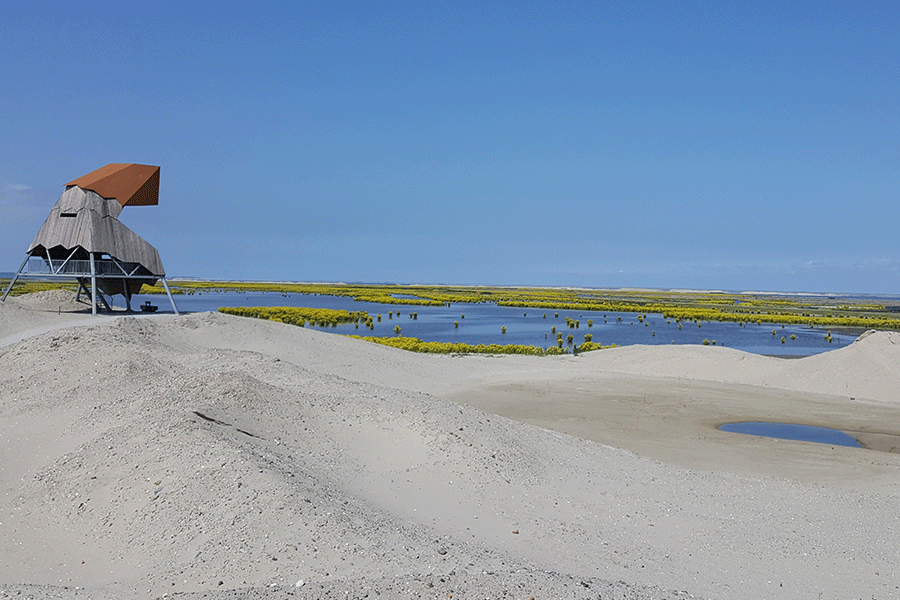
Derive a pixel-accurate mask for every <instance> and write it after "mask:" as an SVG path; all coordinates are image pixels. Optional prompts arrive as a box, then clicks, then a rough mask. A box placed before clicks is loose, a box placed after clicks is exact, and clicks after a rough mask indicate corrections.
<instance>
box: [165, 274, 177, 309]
mask: <svg viewBox="0 0 900 600" xmlns="http://www.w3.org/2000/svg"><path fill="white" fill-rule="evenodd" d="M162 284H163V287H164V288H166V293H167V294H168V295H169V302H171V303H172V310H174V311H175V314H176V315H179V314H181V313H179V312H178V308H177V307H176V306H175V299H174V298H172V292H170V291H169V284H168V283H166V278H165V277H163V278H162Z"/></svg>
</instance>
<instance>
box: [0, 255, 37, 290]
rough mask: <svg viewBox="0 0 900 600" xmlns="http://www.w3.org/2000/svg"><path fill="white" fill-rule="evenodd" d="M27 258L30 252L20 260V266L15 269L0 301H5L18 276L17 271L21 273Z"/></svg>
mask: <svg viewBox="0 0 900 600" xmlns="http://www.w3.org/2000/svg"><path fill="white" fill-rule="evenodd" d="M29 258H31V255H30V254H29V255H28V256H26V257H25V260H23V261H22V266H21V267H19V270H18V271H16V274H15V275H13V278H12V281H10V282H9V286H7V288H6V291H5V292H3V300H0V302H6V297H7V296H9V292H10V290H12V286H13V284H14V283H15V282H16V279H18V278H19V273H21V272H22V269H24V268H25V265H26V264H27V263H28V259H29Z"/></svg>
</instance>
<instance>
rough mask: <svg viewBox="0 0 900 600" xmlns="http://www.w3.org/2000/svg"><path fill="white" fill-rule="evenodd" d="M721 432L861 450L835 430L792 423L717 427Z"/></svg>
mask: <svg viewBox="0 0 900 600" xmlns="http://www.w3.org/2000/svg"><path fill="white" fill-rule="evenodd" d="M719 429H721V430H722V431H728V432H731V433H744V434H747V435H759V436H763V437H770V438H777V439H780V440H797V441H800V442H815V443H817V444H831V445H832V446H849V447H851V448H861V447H862V446H860V444H859V442H857V441H856V438H854V437H852V436H850V435H847V434H846V433H844V432H843V431H838V430H837V429H829V428H827V427H815V426H813V425H794V424H792V423H766V422H762V421H744V422H741V423H726V424H724V425H722V426H720V427H719Z"/></svg>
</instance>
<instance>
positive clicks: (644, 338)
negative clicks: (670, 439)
mask: <svg viewBox="0 0 900 600" xmlns="http://www.w3.org/2000/svg"><path fill="white" fill-rule="evenodd" d="M116 300H117V301H118V302H120V303H121V298H120V297H118V296H117V297H116ZM146 300H151V301H152V303H153V304H155V305H158V306H159V311H160V312H171V311H172V308H171V306H170V305H169V302H168V299H167V298H166V297H165V296H156V295H154V296H149V295H137V296H135V297H134V299H133V300H132V303H131V305H132V306H134V307H136V306H138V305H139V304H142V303H143V302H145V301H146ZM175 302H176V304H177V305H178V310H179V311H182V312H187V313H190V312H203V311H215V310H218V308H219V307H220V306H306V307H310V308H331V309H338V310H340V309H343V310H348V311H366V312H368V313H369V314H370V315H371V316H372V317H373V319H375V321H376V322H375V324H374V325H375V328H374V330H368V329H365V328H363V327H360V328H359V329H357V328H355V326H354V325H353V324H348V325H339V326H337V327H328V328H324V329H326V330H327V331H329V332H333V333H341V334H348V335H354V334H357V335H371V336H379V337H390V336H394V335H395V333H394V327H395V326H397V325H399V326H400V329H401V334H402V335H404V336H406V337H416V338H419V339H422V340H425V341H429V342H462V343H466V344H525V345H528V346H539V347H541V348H548V347H550V346H555V345H556V334H555V333H554V332H553V331H552V330H551V328H553V327H555V328H556V331H557V332H560V333H562V335H563V338H562V339H563V346H564V347H568V348H570V349H571V345H569V344H567V343H566V342H567V336H569V335H571V336H572V341H573V342H574V343H575V344H581V343H583V342H584V335H585V334H591V335H592V337H593V340H592V341H594V342H595V343H600V344H603V345H610V344H617V345H619V346H630V345H634V344H646V345H654V346H655V345H663V344H673V343H674V344H692V345H695V344H703V341H704V340H708V341H709V343H710V345H712V342H713V341H715V345H716V346H726V347H728V348H734V349H737V350H743V351H745V352H753V353H755V354H772V355H783V356H809V355H812V354H818V353H820V352H825V351H827V350H834V349H836V348H841V347H843V346H846V345H848V344H850V343H851V342H853V340H854V339H856V336H851V335H843V334H839V333H837V332H833V334H832V336H831V337H832V341H831V342H828V341H826V340H825V334H826V333H827V331H824V330H821V329H814V328H811V327H806V326H802V325H784V326H782V325H781V324H773V323H762V324H760V325H757V324H756V323H744V324H743V326H742V325H739V324H737V323H716V322H707V321H703V322H702V323H699V324H698V323H694V322H691V321H684V322H682V323H676V322H675V320H673V319H665V318H663V316H662V315H660V314H652V313H651V314H648V315H647V318H646V319H644V320H643V322H641V321H640V320H638V315H637V313H619V312H606V313H604V312H594V311H576V310H547V309H537V308H531V309H529V308H514V307H508V306H497V305H496V304H492V303H480V304H452V305H451V306H411V305H410V306H405V305H397V304H379V303H373V302H356V301H355V300H353V299H352V298H344V297H335V296H319V295H313V294H310V295H305V294H282V293H279V292H246V293H242V292H219V293H216V292H204V293H198V294H193V295H178V296H175ZM398 312H399V315H398ZM410 313H416V314H417V318H415V319H412V318H410ZM379 314H380V315H381V321H380V322H378V321H377V319H376V317H377V315H379ZM463 315H465V317H463ZM557 315H558V316H557ZM566 317H569V318H570V319H572V320H577V321H578V327H577V328H571V329H570V328H569V327H567V325H566ZM456 321H458V322H459V324H458V325H456V324H455V322H456ZM590 321H593V323H592V324H591V323H589V322H590ZM698 325H699V326H698ZM503 327H506V333H505V334H504V333H502V328H503ZM773 330H774V332H775V333H774V334H773ZM792 335H793V336H794V339H791V336H792ZM782 338H784V342H782Z"/></svg>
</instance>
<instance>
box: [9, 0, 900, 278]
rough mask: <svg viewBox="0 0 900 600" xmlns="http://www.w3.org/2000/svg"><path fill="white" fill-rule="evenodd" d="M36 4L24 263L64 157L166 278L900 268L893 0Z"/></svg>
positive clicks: (22, 202) (23, 65)
mask: <svg viewBox="0 0 900 600" xmlns="http://www.w3.org/2000/svg"><path fill="white" fill-rule="evenodd" d="M128 4H129V3H116V4H90V3H87V4H86V3H79V4H78V5H77V6H76V7H74V8H64V9H59V8H56V7H51V6H47V7H43V6H41V5H40V4H37V3H29V4H27V5H26V6H24V7H19V8H14V9H9V8H7V9H5V10H4V18H3V19H2V20H0V64H2V69H0V115H2V116H3V118H2V119H0V140H2V143H0V223H2V225H3V231H4V233H3V235H2V236H0V271H12V270H15V269H16V268H17V267H18V266H19V264H20V263H21V261H22V259H23V258H24V252H25V250H26V249H27V246H28V244H29V243H30V242H31V240H32V238H33V237H34V235H35V234H36V233H37V230H38V229H39V228H40V225H41V223H42V222H43V220H44V218H45V217H46V216H47V214H48V212H49V210H50V208H51V207H52V205H53V203H54V202H55V201H56V199H57V198H58V196H59V194H60V193H61V192H62V189H63V187H62V186H63V184H64V183H65V182H67V181H70V180H71V179H74V178H76V177H78V176H80V175H83V174H85V173H87V172H89V171H92V170H94V169H96V168H98V167H100V166H103V165H105V164H107V163H110V162H137V163H144V164H152V165H159V166H161V168H162V170H161V186H160V204H159V206H156V207H128V208H126V209H125V210H124V211H123V212H122V215H121V217H120V219H121V220H122V221H123V222H124V223H125V224H126V225H128V226H129V227H131V228H132V229H133V230H134V231H135V232H137V233H138V234H139V235H141V236H142V237H144V238H145V239H146V240H147V241H149V242H150V243H152V244H153V245H155V246H156V247H157V248H158V249H159V251H160V255H161V256H162V259H163V263H164V264H165V266H166V271H167V273H168V275H169V277H178V276H193V277H203V278H215V279H265V280H289V281H365V282H407V283H453V284H497V285H507V284H523V285H563V286H564V285H572V286H590V287H619V286H633V287H662V288H699V289H758V290H780V291H818V292H860V293H892V294H898V293H900V242H898V239H900V235H898V224H900V192H898V190H900V108H898V107H900V5H898V4H897V3H895V2H859V3H831V2H824V3H823V2H796V3H787V2H772V3H766V2H734V3H730V2H720V1H716V2H708V3H706V2H695V3H687V2H686V3H678V2H646V3H644V2H608V3H601V2H592V3H574V2H573V3H569V2H535V3H521V2H517V3H503V2H496V3H484V2H472V3H469V2H440V3H430V2H416V3H388V2H381V3H359V4H358V3H341V2H328V3H316V4H312V3H294V2H291V3H283V4H280V3H266V2H257V3H240V4H233V5H232V4H228V3H201V2H178V3H159V4H155V3H154V4H153V5H152V6H151V5H143V6H133V7H132V6H130V5H129V6H126V5H128Z"/></svg>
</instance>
